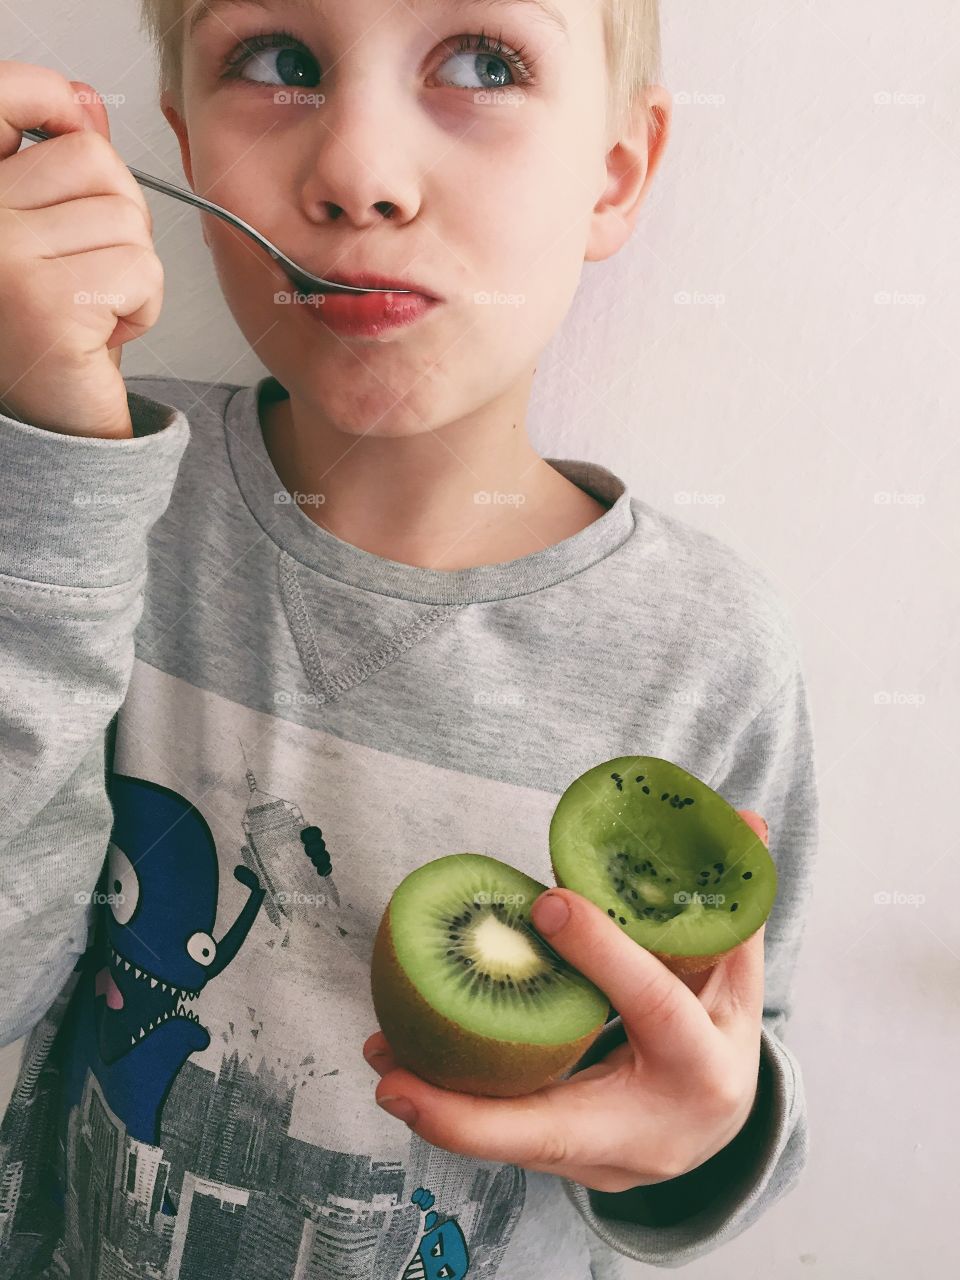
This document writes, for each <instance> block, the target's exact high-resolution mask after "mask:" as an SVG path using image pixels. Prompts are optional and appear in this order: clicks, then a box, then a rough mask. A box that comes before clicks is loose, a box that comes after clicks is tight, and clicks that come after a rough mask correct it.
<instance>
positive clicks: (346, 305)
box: [300, 282, 440, 338]
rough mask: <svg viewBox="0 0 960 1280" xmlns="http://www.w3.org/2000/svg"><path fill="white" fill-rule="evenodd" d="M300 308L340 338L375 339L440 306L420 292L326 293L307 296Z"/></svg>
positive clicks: (436, 300) (434, 299)
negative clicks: (388, 330) (302, 307)
mask: <svg viewBox="0 0 960 1280" xmlns="http://www.w3.org/2000/svg"><path fill="white" fill-rule="evenodd" d="M351 283H352V282H351ZM300 305H302V306H304V307H305V308H306V309H307V310H308V311H309V312H310V314H311V315H313V316H314V317H316V319H317V320H319V321H320V323H321V324H323V325H326V326H327V328H328V329H332V330H333V332H334V333H338V334H340V335H341V336H343V337H363V338H376V337H378V336H379V335H380V334H381V333H383V332H384V331H385V330H387V329H393V328H397V327H398V326H400V325H408V324H413V323H414V321H416V320H419V319H420V318H421V317H422V316H424V315H426V313H427V312H428V311H430V310H432V309H433V308H434V307H438V306H439V305H440V303H439V300H438V299H437V298H430V297H426V296H425V295H424V294H422V293H358V294H350V293H327V294H319V295H310V296H309V298H308V300H306V301H304V302H302V303H301V304H300Z"/></svg>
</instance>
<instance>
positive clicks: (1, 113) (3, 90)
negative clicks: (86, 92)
mask: <svg viewBox="0 0 960 1280" xmlns="http://www.w3.org/2000/svg"><path fill="white" fill-rule="evenodd" d="M84 115H85V112H84V109H83V107H82V106H81V105H80V103H79V102H77V100H76V95H75V91H74V88H73V85H72V84H71V83H70V81H69V80H67V79H66V77H65V76H62V75H60V73H59V72H58V71H51V70H49V69H48V68H47V67H37V66H33V65H32V64H30V63H26V62H0V159H4V158H5V157H7V156H11V155H13V153H14V152H15V151H16V150H17V149H18V148H19V146H20V143H21V142H22V140H23V132H22V131H23V130H24V129H43V130H44V131H45V132H47V133H57V134H60V133H70V132H72V131H79V130H82V129H83V128H84Z"/></svg>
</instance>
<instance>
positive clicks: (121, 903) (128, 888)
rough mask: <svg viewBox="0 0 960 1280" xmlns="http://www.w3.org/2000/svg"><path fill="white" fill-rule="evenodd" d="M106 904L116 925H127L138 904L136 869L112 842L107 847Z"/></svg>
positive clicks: (138, 892)
mask: <svg viewBox="0 0 960 1280" xmlns="http://www.w3.org/2000/svg"><path fill="white" fill-rule="evenodd" d="M107 902H108V903H109V905H110V910H111V911H112V912H113V918H114V920H116V922H117V924H129V923H130V921H131V920H132V919H133V916H134V912H135V911H136V909H137V907H138V905H139V903H140V880H139V878H138V877H137V872H136V868H135V867H134V865H133V863H132V862H131V861H130V859H129V858H128V857H127V855H126V854H125V853H124V852H123V850H122V849H121V848H120V846H119V845H118V844H114V843H113V841H112V840H111V841H110V844H109V845H108V846H107Z"/></svg>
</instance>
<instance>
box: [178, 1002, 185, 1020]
mask: <svg viewBox="0 0 960 1280" xmlns="http://www.w3.org/2000/svg"><path fill="white" fill-rule="evenodd" d="M186 1016H187V1011H186V1009H185V1008H184V1007H183V1005H182V1004H178V1005H177V1017H178V1018H185V1017H186Z"/></svg>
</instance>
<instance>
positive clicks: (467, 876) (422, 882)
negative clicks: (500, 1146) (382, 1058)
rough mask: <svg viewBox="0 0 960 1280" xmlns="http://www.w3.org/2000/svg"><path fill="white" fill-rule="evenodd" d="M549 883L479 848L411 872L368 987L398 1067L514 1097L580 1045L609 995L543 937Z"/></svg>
mask: <svg viewBox="0 0 960 1280" xmlns="http://www.w3.org/2000/svg"><path fill="white" fill-rule="evenodd" d="M546 887H547V886H546V885H542V884H540V883H539V882H538V881H537V880H534V879H532V878H531V877H530V876H528V875H524V873H523V872H522V871H518V870H517V869H516V868H515V867H511V866H508V865H507V864H506V863H503V862H500V861H498V860H497V859H496V858H490V857H487V856H486V855H484V854H480V853H453V854H448V855H446V856H445V857H440V858H435V859H433V860H432V861H430V862H427V863H424V865H423V866H420V867H417V869H416V870H415V871H411V872H410V874H409V875H408V876H406V877H405V878H404V879H403V880H402V881H401V882H400V884H398V885H397V887H396V889H395V890H394V892H393V895H392V897H391V898H390V901H389V902H388V903H387V906H386V909H385V911H384V913H383V917H382V919H381V921H380V927H379V929H378V931H377V936H376V939H375V941H374V946H373V958H372V962H371V973H370V979H371V990H372V994H373V1006H374V1009H375V1011H376V1014H377V1020H378V1021H379V1023H380V1028H381V1030H382V1031H383V1034H384V1035H385V1036H386V1038H387V1040H388V1042H389V1044H390V1047H391V1049H392V1050H393V1053H394V1057H395V1058H396V1060H397V1062H398V1064H399V1065H401V1066H403V1067H406V1068H407V1070H409V1071H413V1072H414V1073H415V1074H416V1075H419V1076H421V1077H422V1078H423V1079H424V1080H429V1081H430V1082H431V1083H432V1084H436V1085H440V1086H442V1087H444V1088H447V1089H456V1090H459V1091H461V1092H464V1093H473V1094H487V1095H490V1096H491V1097H515V1096H519V1095H521V1094H525V1093H531V1092H533V1090H535V1089H539V1088H541V1087H542V1086H543V1085H545V1084H547V1083H549V1082H551V1081H553V1080H555V1079H556V1078H558V1077H559V1076H561V1075H562V1074H563V1073H564V1072H565V1071H566V1070H567V1069H568V1068H570V1067H572V1066H573V1065H574V1063H575V1062H576V1061H577V1060H578V1059H579V1058H580V1057H581V1056H582V1055H583V1054H584V1053H585V1052H586V1050H587V1049H588V1048H589V1046H590V1045H591V1044H592V1043H593V1041H594V1040H595V1039H596V1037H597V1036H598V1035H599V1033H600V1031H601V1029H602V1028H603V1024H604V1022H605V1021H606V1018H607V1015H608V1012H609V1008H610V1006H609V1001H608V999H607V997H606V996H605V995H604V994H603V992H601V991H600V990H599V989H598V988H597V987H596V986H594V985H593V983H591V982H590V981H588V979H587V978H585V977H584V976H583V974H581V973H580V972H578V971H577V970H576V969H574V968H572V967H571V966H570V965H569V964H568V963H567V962H566V961H565V960H564V959H563V958H562V957H560V956H559V955H558V954H557V953H556V952H555V951H553V950H552V949H551V948H550V947H549V946H548V945H547V943H546V942H545V941H544V940H543V939H542V938H541V937H540V935H539V934H538V933H537V932H536V930H535V929H534V927H533V924H532V922H531V920H530V909H531V907H532V906H533V903H534V901H535V900H536V898H537V897H538V896H539V895H540V894H541V893H543V892H544V890H545V889H546Z"/></svg>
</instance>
